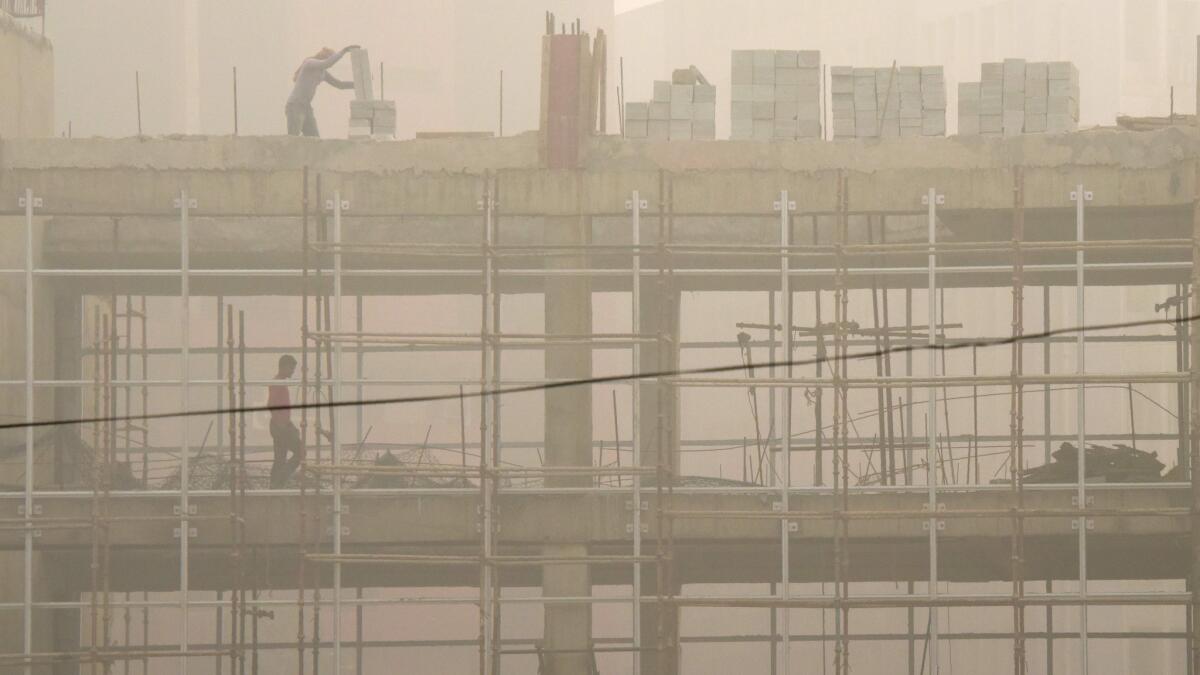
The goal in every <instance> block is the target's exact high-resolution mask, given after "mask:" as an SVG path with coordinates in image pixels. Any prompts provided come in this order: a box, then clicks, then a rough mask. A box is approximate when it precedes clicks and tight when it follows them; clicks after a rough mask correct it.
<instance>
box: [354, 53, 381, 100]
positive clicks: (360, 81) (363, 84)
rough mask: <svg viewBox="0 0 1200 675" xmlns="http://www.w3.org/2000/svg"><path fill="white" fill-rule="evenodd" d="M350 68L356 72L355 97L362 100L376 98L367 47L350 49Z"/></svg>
mask: <svg viewBox="0 0 1200 675" xmlns="http://www.w3.org/2000/svg"><path fill="white" fill-rule="evenodd" d="M350 69H351V71H352V72H353V73H354V97H355V98H357V99H358V100H360V101H370V100H373V99H374V98H375V85H374V83H373V81H372V79H371V57H370V55H369V54H368V53H367V50H365V49H353V50H351V51H350Z"/></svg>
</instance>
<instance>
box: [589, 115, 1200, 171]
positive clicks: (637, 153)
mask: <svg viewBox="0 0 1200 675" xmlns="http://www.w3.org/2000/svg"><path fill="white" fill-rule="evenodd" d="M1198 151H1200V131H1198V130H1196V129H1194V128H1192V127H1182V126H1180V127H1169V128H1166V129H1159V130H1155V131H1147V132H1135V131H1126V130H1122V129H1113V128H1095V129H1089V130H1085V131H1078V132H1073V133H1068V134H1027V135H1024V136H1018V137H1011V138H1003V137H995V138H991V137H983V136H948V137H930V138H924V137H922V138H897V139H868V140H853V141H823V140H821V139H807V140H802V141H793V142H782V143H762V142H758V141H641V140H638V141H628V140H623V139H620V138H618V137H602V138H599V137H598V138H594V139H592V142H591V143H590V144H589V146H588V149H587V154H586V165H587V166H588V167H589V168H594V169H604V168H608V169H622V170H634V169H652V168H653V169H667V170H676V171H706V170H722V169H743V170H763V171H789V172H812V171H818V170H829V169H837V168H846V169H850V170H857V171H867V172H870V171H878V170H896V169H926V170H928V169H979V168H1004V167H1012V166H1030V167H1043V166H1044V167H1057V166H1121V167H1126V168H1130V169H1141V168H1165V167H1169V166H1171V165H1173V164H1175V163H1178V162H1179V161H1183V160H1188V159H1191V158H1193V157H1195V155H1196V154H1197V152H1198Z"/></svg>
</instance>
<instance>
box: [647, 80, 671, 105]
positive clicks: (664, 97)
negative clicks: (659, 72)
mask: <svg viewBox="0 0 1200 675" xmlns="http://www.w3.org/2000/svg"><path fill="white" fill-rule="evenodd" d="M672 86H673V85H672V84H671V83H670V82H667V81H665V80H655V81H654V98H652V99H651V100H652V101H670V100H671V87H672Z"/></svg>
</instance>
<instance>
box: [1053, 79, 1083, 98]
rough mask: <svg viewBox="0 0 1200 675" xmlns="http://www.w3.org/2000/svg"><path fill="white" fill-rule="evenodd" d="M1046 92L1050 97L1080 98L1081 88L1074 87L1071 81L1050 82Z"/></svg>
mask: <svg viewBox="0 0 1200 675" xmlns="http://www.w3.org/2000/svg"><path fill="white" fill-rule="evenodd" d="M1046 91H1047V95H1049V96H1066V97H1073V98H1079V87H1078V86H1075V85H1073V84H1072V83H1071V81H1070V80H1048V81H1047V88H1046Z"/></svg>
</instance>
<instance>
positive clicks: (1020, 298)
mask: <svg viewBox="0 0 1200 675" xmlns="http://www.w3.org/2000/svg"><path fill="white" fill-rule="evenodd" d="M1012 236H1013V273H1012V336H1013V345H1012V371H1011V372H1012V378H1013V380H1012V388H1011V390H1010V392H1011V394H1010V396H1011V400H1010V407H1009V457H1008V461H1009V477H1010V478H1011V480H1012V492H1013V502H1014V505H1015V507H1016V512H1017V513H1018V514H1020V513H1021V512H1022V511H1023V510H1024V508H1025V490H1024V484H1023V477H1022V475H1021V472H1022V470H1023V469H1024V468H1025V447H1024V432H1025V426H1024V425H1025V421H1024V414H1025V411H1024V396H1025V392H1024V388H1023V385H1022V384H1021V381H1020V377H1021V375H1022V373H1023V372H1024V365H1025V362H1024V351H1023V350H1024V345H1023V344H1022V342H1021V341H1020V339H1021V336H1022V335H1024V333H1025V260H1024V257H1023V255H1022V253H1021V248H1020V246H1018V244H1019V243H1021V242H1022V241H1024V239H1025V173H1024V171H1023V170H1022V169H1021V167H1017V168H1016V169H1015V171H1014V175H1013V233H1012ZM943 318H944V317H943ZM976 401H977V399H976ZM976 442H977V443H978V441H976ZM978 457H979V455H978V447H977V449H976V459H975V461H976V463H977V464H978V462H979V458H978ZM975 480H976V482H978V481H979V471H978V469H976V471H975ZM1012 528H1013V535H1012V544H1011V547H1012V548H1011V568H1010V569H1011V571H1010V575H1011V576H1012V597H1013V672H1014V673H1015V674H1016V675H1025V608H1024V606H1023V605H1022V604H1021V601H1022V598H1023V597H1024V595H1025V578H1024V557H1025V521H1024V519H1023V518H1022V517H1021V516H1020V515H1016V516H1014V517H1013V521H1012ZM1047 635H1049V631H1047Z"/></svg>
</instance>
